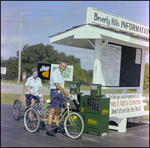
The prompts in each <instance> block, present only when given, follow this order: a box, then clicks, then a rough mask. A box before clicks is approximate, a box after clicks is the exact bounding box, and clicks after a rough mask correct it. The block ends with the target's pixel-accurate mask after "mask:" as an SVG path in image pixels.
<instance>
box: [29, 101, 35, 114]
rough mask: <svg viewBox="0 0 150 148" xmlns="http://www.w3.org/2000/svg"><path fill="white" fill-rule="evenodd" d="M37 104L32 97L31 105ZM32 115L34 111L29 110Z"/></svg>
mask: <svg viewBox="0 0 150 148" xmlns="http://www.w3.org/2000/svg"><path fill="white" fill-rule="evenodd" d="M34 104H35V100H34V98H32V99H31V105H34ZM31 115H32V112H31V110H30V111H29V116H31Z"/></svg>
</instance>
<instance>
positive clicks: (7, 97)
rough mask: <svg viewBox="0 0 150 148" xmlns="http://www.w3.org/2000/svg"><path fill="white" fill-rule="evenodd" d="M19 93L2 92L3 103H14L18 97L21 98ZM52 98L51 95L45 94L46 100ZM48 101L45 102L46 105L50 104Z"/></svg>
mask: <svg viewBox="0 0 150 148" xmlns="http://www.w3.org/2000/svg"><path fill="white" fill-rule="evenodd" d="M20 96H21V95H19V94H1V103H2V104H13V103H14V101H15V100H16V99H20ZM47 99H50V96H49V95H45V101H46V100H47ZM48 105H49V104H47V103H46V102H45V103H44V105H43V106H44V107H46V106H48Z"/></svg>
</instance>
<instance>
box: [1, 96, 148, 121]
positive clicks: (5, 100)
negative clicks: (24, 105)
mask: <svg viewBox="0 0 150 148" xmlns="http://www.w3.org/2000/svg"><path fill="white" fill-rule="evenodd" d="M20 96H21V95H18V94H1V103H2V104H13V103H14V101H15V100H16V99H20ZM47 99H50V96H49V95H45V100H47ZM143 102H144V103H147V106H144V110H145V111H146V110H149V101H148V100H144V101H143ZM48 105H49V104H47V103H46V102H45V103H44V105H43V106H44V107H46V106H48ZM142 119H144V120H149V116H144V117H142Z"/></svg>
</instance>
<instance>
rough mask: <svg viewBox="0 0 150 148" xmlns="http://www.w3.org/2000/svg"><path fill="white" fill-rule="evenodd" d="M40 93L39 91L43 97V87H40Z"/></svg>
mask: <svg viewBox="0 0 150 148" xmlns="http://www.w3.org/2000/svg"><path fill="white" fill-rule="evenodd" d="M40 91H41V94H42V95H43V87H42V86H40Z"/></svg>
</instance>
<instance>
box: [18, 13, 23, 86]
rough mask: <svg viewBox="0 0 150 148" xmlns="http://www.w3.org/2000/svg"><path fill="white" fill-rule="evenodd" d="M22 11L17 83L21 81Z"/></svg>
mask: <svg viewBox="0 0 150 148" xmlns="http://www.w3.org/2000/svg"><path fill="white" fill-rule="evenodd" d="M22 13H23V11H21V20H20V43H19V66H18V81H17V83H20V69H21V29H22Z"/></svg>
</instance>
